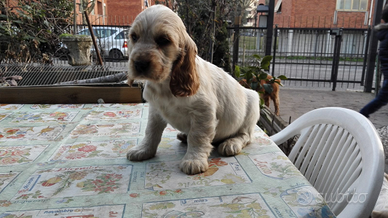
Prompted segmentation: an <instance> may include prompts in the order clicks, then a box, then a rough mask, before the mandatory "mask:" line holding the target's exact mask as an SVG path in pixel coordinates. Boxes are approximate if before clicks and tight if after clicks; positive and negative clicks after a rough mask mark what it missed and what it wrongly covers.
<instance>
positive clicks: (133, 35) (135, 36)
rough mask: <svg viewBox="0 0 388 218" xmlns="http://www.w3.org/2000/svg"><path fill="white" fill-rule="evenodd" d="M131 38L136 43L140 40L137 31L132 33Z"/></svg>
mask: <svg viewBox="0 0 388 218" xmlns="http://www.w3.org/2000/svg"><path fill="white" fill-rule="evenodd" d="M131 39H132V41H133V42H134V43H135V42H137V40H139V36H137V35H136V34H135V33H132V34H131Z"/></svg>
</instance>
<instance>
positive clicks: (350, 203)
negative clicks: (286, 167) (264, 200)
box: [271, 107, 384, 218]
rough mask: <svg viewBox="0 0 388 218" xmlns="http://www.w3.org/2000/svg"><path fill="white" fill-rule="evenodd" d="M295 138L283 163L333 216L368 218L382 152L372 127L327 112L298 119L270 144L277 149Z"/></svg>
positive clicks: (344, 113) (340, 111)
mask: <svg viewBox="0 0 388 218" xmlns="http://www.w3.org/2000/svg"><path fill="white" fill-rule="evenodd" d="M295 135H299V138H298V140H297V142H296V144H295V146H294V147H293V148H292V150H291V152H290V154H289V159H290V160H291V161H292V162H293V163H294V164H295V166H296V167H297V168H298V169H299V170H300V172H301V173H302V174H304V176H305V177H306V178H307V179H308V180H309V182H310V183H311V184H312V185H313V186H314V187H315V188H316V189H317V190H318V192H319V193H321V194H322V196H323V197H324V199H325V200H326V202H327V204H328V206H329V207H330V208H331V210H332V211H333V212H334V214H335V215H337V217H339V218H349V217H352V218H356V217H362V218H364V217H369V216H370V214H371V213H372V210H373V207H374V205H375V203H376V200H377V198H378V196H379V192H380V189H381V186H382V182H383V175H384V151H383V146H382V143H381V140H380V137H379V135H378V133H377V132H376V129H375V127H374V126H373V124H372V123H371V122H370V121H369V120H368V119H367V118H365V117H364V116H363V115H361V114H359V113H358V112H356V111H353V110H349V109H345V108H338V107H327V108H321V109H315V110H313V111H310V112H308V113H306V114H304V115H302V116H301V117H299V118H298V119H296V120H295V121H294V122H292V123H291V124H290V125H288V126H287V127H286V128H284V129H283V130H282V131H280V132H279V133H277V134H275V135H273V136H272V137H271V139H272V140H273V141H274V142H275V143H276V144H278V145H279V144H282V143H283V142H285V141H287V140H288V139H290V138H291V137H293V136H295ZM341 197H344V198H342V199H341ZM341 200H342V201H341Z"/></svg>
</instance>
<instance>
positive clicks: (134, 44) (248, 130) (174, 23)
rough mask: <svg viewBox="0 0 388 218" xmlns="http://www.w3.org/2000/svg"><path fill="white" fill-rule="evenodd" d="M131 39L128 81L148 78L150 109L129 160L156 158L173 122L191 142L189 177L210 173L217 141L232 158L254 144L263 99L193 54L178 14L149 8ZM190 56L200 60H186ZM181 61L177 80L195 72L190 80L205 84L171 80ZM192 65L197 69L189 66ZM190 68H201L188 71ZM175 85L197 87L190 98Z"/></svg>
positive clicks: (187, 160)
mask: <svg viewBox="0 0 388 218" xmlns="http://www.w3.org/2000/svg"><path fill="white" fill-rule="evenodd" d="M129 35H130V39H131V42H130V45H129V47H130V48H129V73H128V77H129V79H143V80H146V84H145V89H144V98H145V99H146V100H147V102H148V103H149V106H150V108H149V118H148V124H147V128H146V135H145V138H144V139H143V141H142V142H141V143H140V144H139V145H137V146H135V147H133V148H132V149H131V150H130V151H129V152H128V154H127V158H128V159H129V160H131V161H141V160H146V159H149V158H152V157H153V156H155V154H156V150H157V147H158V144H159V143H160V140H161V136H162V133H163V130H164V129H165V127H166V125H167V123H169V124H170V125H171V126H173V127H174V128H176V129H178V130H179V131H181V132H182V134H180V135H179V138H180V139H183V141H185V140H186V139H187V143H188V147H187V152H186V155H185V156H184V157H183V159H182V161H181V164H180V168H181V170H182V171H183V172H184V173H187V174H197V173H201V172H204V171H206V170H207V169H208V157H209V155H210V152H211V151H212V148H213V145H212V143H213V142H217V143H220V145H219V147H218V151H219V152H220V153H221V154H222V155H226V156H230V155H235V154H238V153H239V152H240V151H241V149H242V148H244V147H245V146H246V145H247V144H248V143H249V142H250V140H251V137H252V132H253V129H254V127H255V124H256V122H257V121H258V119H259V116H260V113H259V110H260V107H259V102H260V100H259V95H258V94H257V93H256V92H255V91H252V90H248V89H245V88H243V87H242V86H241V85H240V84H239V83H238V82H237V81H236V80H235V79H234V78H232V77H231V76H230V75H229V74H227V73H226V72H224V71H223V70H222V69H221V68H218V67H217V66H215V65H213V64H211V63H209V62H207V61H205V60H203V59H201V58H200V57H198V56H196V55H195V53H194V55H193V56H188V55H189V53H190V52H196V50H197V49H196V45H195V43H194V42H193V40H192V39H191V38H190V37H189V35H188V34H187V32H186V28H185V26H184V24H183V22H182V21H181V19H180V18H179V17H178V16H177V15H176V14H175V13H174V12H173V11H171V10H170V9H169V8H167V7H165V6H160V5H156V6H152V7H150V8H148V9H146V10H144V11H143V12H142V13H140V14H139V15H138V17H137V18H136V19H135V21H134V23H133V25H132V27H131V29H130V33H129ZM188 57H192V58H191V59H195V60H188V61H187V60H183V59H187V58H188ZM180 59H182V61H184V63H183V64H182V66H181V68H179V69H180V70H177V72H176V73H177V74H178V75H177V77H178V78H179V76H184V77H186V76H187V74H195V75H190V78H191V79H190V81H192V80H193V81H195V82H196V83H198V85H199V86H198V85H197V86H196V85H193V84H181V83H185V81H184V80H182V82H179V81H178V82H175V81H171V80H172V72H173V71H174V69H176V68H177V67H176V66H175V65H178V62H179V60H180ZM186 62H187V63H186ZM189 62H192V63H193V64H194V66H186V65H189V64H190V63H189ZM186 67H189V68H190V67H192V69H195V70H194V71H193V72H186V71H185V70H182V69H186ZM190 69H191V68H190ZM174 84H178V85H182V86H183V89H184V90H185V88H186V86H188V87H194V88H192V89H190V88H187V89H190V90H191V91H189V92H187V93H190V94H187V96H185V95H184V96H182V94H181V93H182V92H176V93H178V94H176V93H175V92H174V93H173V92H172V89H174V90H175V88H174V87H172V86H173V85H174ZM178 89H179V88H178ZM183 93H186V92H183Z"/></svg>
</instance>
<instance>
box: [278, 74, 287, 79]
mask: <svg viewBox="0 0 388 218" xmlns="http://www.w3.org/2000/svg"><path fill="white" fill-rule="evenodd" d="M277 78H278V79H281V80H287V79H288V78H287V77H286V76H284V75H280V76H278V77H277Z"/></svg>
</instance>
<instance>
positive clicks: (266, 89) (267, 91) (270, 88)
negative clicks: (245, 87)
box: [263, 84, 273, 94]
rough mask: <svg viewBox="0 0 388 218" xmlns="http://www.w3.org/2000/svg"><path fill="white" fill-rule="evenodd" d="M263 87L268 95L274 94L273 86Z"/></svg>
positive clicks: (265, 85)
mask: <svg viewBox="0 0 388 218" xmlns="http://www.w3.org/2000/svg"><path fill="white" fill-rule="evenodd" d="M263 87H264V90H265V92H266V93H268V94H271V93H272V91H273V88H272V86H271V84H264V85H263Z"/></svg>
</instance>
